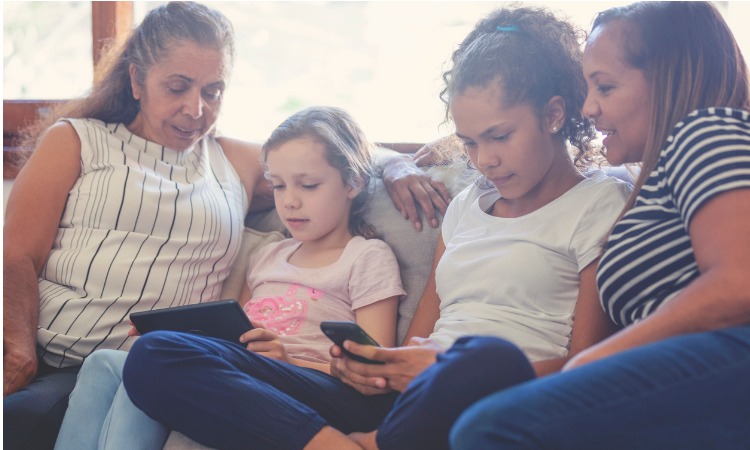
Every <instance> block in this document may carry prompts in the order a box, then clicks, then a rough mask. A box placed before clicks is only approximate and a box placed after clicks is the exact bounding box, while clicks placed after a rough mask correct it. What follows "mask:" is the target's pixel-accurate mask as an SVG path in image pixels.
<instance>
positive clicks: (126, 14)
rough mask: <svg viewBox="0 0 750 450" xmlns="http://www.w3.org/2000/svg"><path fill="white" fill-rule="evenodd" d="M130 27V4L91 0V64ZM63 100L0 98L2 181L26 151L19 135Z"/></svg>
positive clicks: (10, 173)
mask: <svg viewBox="0 0 750 450" xmlns="http://www.w3.org/2000/svg"><path fill="white" fill-rule="evenodd" d="M132 27H133V2H119V1H92V2H91V37H92V40H91V41H92V49H91V53H92V62H93V65H94V66H96V64H97V62H99V58H100V57H101V52H102V48H103V46H104V44H105V43H106V42H107V41H108V40H110V39H113V38H117V37H119V36H121V35H124V34H126V33H127V32H129V31H130V30H131V29H132ZM62 101H64V100H44V99H39V100H7V99H3V178H13V177H15V174H16V172H17V170H16V168H15V167H14V166H15V164H13V160H14V159H15V156H14V154H13V153H14V152H19V151H20V152H24V151H26V152H28V151H30V150H29V149H21V148H18V147H17V145H18V138H19V132H20V130H21V129H23V127H25V126H26V125H28V124H31V123H33V122H34V121H36V120H38V119H39V117H40V114H44V112H45V110H46V109H47V108H49V107H50V106H51V105H54V104H56V103H60V102H62Z"/></svg>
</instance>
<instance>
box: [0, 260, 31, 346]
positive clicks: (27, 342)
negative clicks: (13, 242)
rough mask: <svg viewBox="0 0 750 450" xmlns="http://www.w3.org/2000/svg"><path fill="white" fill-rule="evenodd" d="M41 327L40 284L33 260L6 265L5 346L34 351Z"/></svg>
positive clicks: (11, 262) (4, 280)
mask: <svg viewBox="0 0 750 450" xmlns="http://www.w3.org/2000/svg"><path fill="white" fill-rule="evenodd" d="M38 325H39V281H38V277H37V275H36V271H35V269H34V265H33V263H32V261H31V260H30V259H21V260H15V259H11V260H10V261H8V260H6V261H5V263H4V265H3V343H4V347H7V345H8V344H11V345H14V346H20V347H22V348H26V349H28V348H31V349H32V350H33V349H34V347H35V345H36V330H37V327H38Z"/></svg>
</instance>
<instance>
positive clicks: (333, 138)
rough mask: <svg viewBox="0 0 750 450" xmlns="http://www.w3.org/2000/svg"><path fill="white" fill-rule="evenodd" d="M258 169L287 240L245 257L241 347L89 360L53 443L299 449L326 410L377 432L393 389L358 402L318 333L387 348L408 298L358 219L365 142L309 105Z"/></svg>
mask: <svg viewBox="0 0 750 450" xmlns="http://www.w3.org/2000/svg"><path fill="white" fill-rule="evenodd" d="M263 163H264V165H265V171H266V177H267V178H268V180H269V182H270V184H271V187H272V189H273V192H274V202H275V205H276V211H277V213H278V215H279V217H280V219H281V221H282V222H283V223H284V225H285V226H286V228H287V230H289V233H290V234H291V235H292V238H290V239H285V240H282V241H280V242H276V243H273V244H269V245H268V246H266V247H264V248H263V249H262V250H261V251H259V252H258V253H256V254H255V255H254V256H253V257H252V259H251V261H250V268H249V270H248V275H247V280H246V283H245V285H244V288H243V290H242V294H241V295H240V302H241V303H242V304H243V305H244V310H245V312H246V313H247V315H248V317H249V318H250V319H251V321H252V322H253V324H254V325H255V328H254V329H253V330H250V331H248V332H246V333H245V334H243V335H242V336H241V337H239V340H240V342H242V343H243V344H244V345H245V346H246V349H243V348H242V347H241V346H238V345H236V344H235V343H230V342H227V341H223V340H220V339H214V338H209V337H205V336H198V335H194V334H187V333H177V332H166V331H162V332H152V333H148V334H146V335H144V336H141V337H140V338H139V339H138V340H137V341H136V343H135V344H134V346H133V347H132V349H131V352H130V354H129V356H128V358H127V361H126V360H125V356H126V354H125V353H124V352H116V351H102V352H95V353H93V354H92V355H91V356H90V357H89V358H88V359H87V360H86V362H85V363H84V367H83V368H82V370H81V374H80V376H79V381H78V383H77V385H76V388H75V390H74V391H73V394H72V395H71V399H70V406H69V409H68V413H67V414H66V416H65V419H64V422H63V428H62V431H61V433H60V436H59V439H58V442H57V446H56V447H57V448H60V449H67V448H71V449H72V448H76V449H87V448H96V447H97V445H99V446H101V445H104V446H106V447H110V448H155V449H156V448H161V447H162V446H163V444H164V442H165V439H166V436H167V434H168V430H169V429H175V430H178V431H181V432H182V433H183V434H185V435H187V436H189V437H192V438H193V439H195V440H196V441H199V442H201V443H204V444H206V445H209V446H211V447H218V448H227V447H230V446H232V445H237V443H239V442H243V443H252V444H251V445H250V446H251V447H252V446H255V445H257V446H259V447H261V448H272V447H276V446H278V445H280V444H282V446H283V445H290V446H297V445H298V444H300V443H301V442H305V441H307V440H309V439H310V437H309V435H315V434H316V433H318V432H320V431H321V429H323V428H324V427H325V424H326V422H327V420H328V417H329V414H328V411H330V410H335V411H337V413H338V414H341V415H342V416H344V417H347V416H348V417H351V420H357V421H360V420H363V419H362V417H363V415H367V414H368V413H367V411H368V410H371V412H370V413H369V414H370V416H371V417H372V418H371V419H367V420H369V422H370V423H371V424H372V426H376V425H377V423H379V421H380V419H382V417H383V416H384V414H385V413H386V412H387V411H388V410H389V408H390V406H391V405H392V403H393V400H394V398H395V396H394V395H393V394H385V395H380V396H364V395H362V394H359V393H357V392H356V391H354V390H352V389H351V388H349V387H348V386H347V385H345V384H344V383H342V382H341V381H339V380H338V379H336V378H334V377H331V376H330V375H329V371H330V359H331V356H330V354H329V347H330V341H329V340H328V339H327V338H326V336H325V335H324V334H323V333H322V331H321V329H320V322H321V321H323V320H334V321H351V322H356V323H358V324H359V325H360V326H361V327H362V328H364V329H365V330H366V331H367V332H368V334H370V335H371V336H372V337H373V338H374V339H375V340H377V341H378V342H379V343H381V344H382V345H386V346H393V345H395V340H396V316H397V308H398V301H399V298H400V297H401V296H402V295H404V294H405V291H404V290H403V288H402V286H401V279H400V276H399V268H398V264H397V262H396V258H395V255H394V254H393V252H392V250H391V249H390V247H388V245H387V244H386V243H385V242H383V241H382V240H379V239H374V236H375V230H374V229H373V228H372V227H371V226H370V225H368V224H367V223H365V221H364V220H363V214H364V205H365V203H366V200H367V185H368V182H369V180H370V168H371V154H370V146H369V144H368V142H367V140H366V139H365V136H364V134H363V133H362V131H361V130H360V129H359V127H358V125H357V124H356V123H355V122H354V120H353V119H352V118H351V117H350V116H349V114H347V113H346V112H345V111H343V110H341V109H339V108H333V107H313V108H308V109H306V110H303V111H300V112H298V113H296V114H294V115H292V116H291V117H290V118H288V119H287V120H286V121H285V122H283V123H282V124H281V125H280V126H279V127H278V128H277V129H276V130H275V131H274V132H273V134H272V135H271V137H270V138H269V139H268V141H267V142H266V143H265V144H264V146H263ZM247 350H249V351H247ZM123 367H124V368H123ZM311 369H314V370H311ZM121 380H123V381H124V383H121ZM300 385H301V386H304V389H303V390H301V389H300V387H299V386H300ZM123 386H124V387H123ZM125 388H127V393H126V391H125ZM307 391H310V392H314V393H315V394H316V396H310V395H301V392H307ZM128 394H130V395H128ZM131 398H132V402H131ZM135 405H138V406H139V407H142V408H143V410H145V412H146V413H147V414H148V415H146V414H145V413H144V412H143V411H141V410H139V408H138V407H136V406H135ZM149 416H150V417H152V418H154V419H156V420H158V421H160V422H161V423H159V422H157V421H154V420H153V419H151V418H150V417H149ZM328 428H330V427H328ZM354 429H356V428H354ZM331 430H332V429H331ZM310 433H312V434H310ZM336 433H338V432H336ZM240 434H241V435H242V437H239V435H240ZM338 435H339V438H341V439H343V438H344V437H343V435H342V434H341V433H338ZM283 443H286V444H283Z"/></svg>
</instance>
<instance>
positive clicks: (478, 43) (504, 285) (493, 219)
mask: <svg viewBox="0 0 750 450" xmlns="http://www.w3.org/2000/svg"><path fill="white" fill-rule="evenodd" d="M581 37H582V33H581V34H579V33H578V32H577V30H576V29H575V28H574V26H573V25H571V24H569V23H567V22H565V21H563V20H560V19H557V18H556V17H555V16H554V15H553V14H552V13H551V12H549V11H546V10H544V9H541V8H534V7H509V8H502V9H499V10H496V11H494V12H492V13H491V14H489V15H488V16H487V17H486V18H484V19H483V20H481V21H480V22H479V23H478V24H477V26H476V28H475V29H474V30H473V31H472V32H471V33H470V34H469V35H468V36H467V37H466V39H465V40H464V41H463V43H461V45H460V46H459V47H458V49H457V50H456V51H455V52H454V53H453V58H452V60H453V67H452V68H451V69H450V70H449V71H448V72H447V73H446V74H445V75H444V77H443V78H444V79H445V80H446V83H447V86H446V88H445V90H444V91H443V93H442V98H443V100H444V101H445V102H446V105H447V107H448V115H449V116H450V117H451V118H452V120H453V122H454V124H455V130H456V131H455V136H456V137H457V138H458V139H460V141H462V142H463V145H464V149H465V153H466V156H467V157H468V159H469V160H470V161H471V163H472V164H473V166H474V167H476V168H477V169H478V170H479V172H480V173H481V175H483V178H484V183H479V184H478V185H474V186H470V187H469V188H467V189H466V190H464V191H463V192H461V193H460V194H459V195H458V196H457V197H456V198H455V199H454V200H453V201H452V202H451V203H450V205H449V206H448V209H447V212H446V214H445V218H444V221H443V225H442V235H441V238H442V239H440V240H439V242H438V245H437V249H436V253H435V267H434V268H433V273H432V277H431V279H430V281H429V282H428V284H427V288H426V289H425V293H424V294H423V296H422V299H421V302H420V305H419V307H418V309H417V312H416V313H415V317H414V320H413V322H412V324H411V328H410V330H409V333H408V334H407V340H408V339H409V338H412V340H411V342H410V345H407V346H404V347H401V348H396V349H386V348H374V347H368V346H361V345H356V344H354V343H352V342H347V343H345V346H346V349H347V350H349V351H351V352H353V353H355V354H359V355H360V356H364V357H367V358H370V359H374V360H379V361H382V362H384V364H382V365H365V364H361V363H358V362H357V361H354V360H351V359H349V358H347V357H345V356H342V357H341V358H338V359H337V360H334V364H333V365H334V367H333V373H334V374H336V375H337V376H339V377H340V378H342V379H343V380H345V381H346V382H347V383H348V384H350V385H351V386H353V387H354V388H355V389H357V390H359V391H360V392H363V393H371V394H376V393H384V392H389V391H393V390H395V391H401V392H402V394H401V396H400V397H399V399H398V400H397V402H396V404H395V405H394V408H393V410H392V411H391V413H390V414H389V415H388V417H386V418H385V420H384V422H383V423H382V424H381V425H380V426H379V428H378V429H377V430H376V431H374V432H369V433H364V434H359V433H357V434H354V435H352V436H351V438H352V439H353V440H354V441H356V442H357V443H358V444H359V445H361V446H363V447H365V448H375V447H379V448H388V449H394V448H398V449H413V448H429V449H441V448H446V449H447V448H448V432H449V430H450V428H451V425H452V424H453V422H454V421H455V420H456V419H457V418H458V416H459V415H460V413H461V412H462V411H464V410H465V409H466V408H467V407H468V406H469V405H471V404H472V403H473V402H474V401H476V400H478V399H480V398H482V397H484V396H485V395H487V394H489V393H492V392H495V391H498V390H501V389H504V388H507V387H509V386H512V385H515V384H518V383H521V382H523V381H526V380H529V379H532V378H534V377H535V376H541V375H544V374H548V373H551V372H554V371H557V370H559V369H560V368H562V366H563V364H564V363H565V362H566V361H567V360H568V359H569V358H570V357H571V356H573V355H575V354H576V353H577V352H579V351H581V350H583V349H585V348H587V347H589V346H591V345H592V344H594V343H596V342H598V341H600V340H601V339H603V338H604V337H606V336H607V335H608V334H609V333H611V332H612V325H611V324H610V322H609V321H608V319H607V317H606V316H605V314H604V312H603V310H602V308H601V306H600V304H599V299H598V296H597V290H596V287H595V283H594V274H595V271H596V267H597V262H598V259H599V255H600V253H601V250H602V243H603V241H604V239H605V237H606V235H607V232H608V231H609V229H610V228H611V227H612V225H613V223H614V221H615V220H616V218H617V216H618V214H619V213H620V211H621V210H622V208H623V206H624V204H625V201H626V199H627V196H628V193H629V186H628V185H627V184H626V183H622V182H619V181H617V180H615V179H613V178H611V177H607V176H606V175H604V174H603V173H601V172H595V173H582V172H581V171H580V170H578V168H577V167H576V165H575V162H574V160H573V159H572V158H571V157H570V154H569V151H568V144H570V145H571V146H574V147H577V148H578V150H579V151H580V152H581V153H587V151H590V150H591V149H590V145H589V141H590V140H591V139H592V138H593V136H594V130H593V128H592V124H591V123H590V121H589V120H588V119H586V118H585V117H584V116H583V115H582V114H581V108H582V106H583V102H584V99H585V97H586V83H585V80H584V78H583V74H582V70H581V61H582V60H581V50H580V48H581V45H580V44H581V41H580V38H581ZM574 318H575V320H574ZM468 336H473V337H468ZM427 337H429V338H427ZM425 338H427V339H425ZM446 349H448V350H447V351H446ZM338 351H339V349H338V348H335V349H333V350H332V353H333V354H338Z"/></svg>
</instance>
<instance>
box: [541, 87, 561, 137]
mask: <svg viewBox="0 0 750 450" xmlns="http://www.w3.org/2000/svg"><path fill="white" fill-rule="evenodd" d="M544 118H545V123H544V124H543V125H544V129H546V130H547V131H548V132H550V133H552V134H556V133H557V132H558V131H560V129H561V128H562V127H563V126H564V125H565V100H563V98H562V97H560V96H559V95H555V96H554V97H552V98H551V99H549V102H547V107H546V108H545V117H544Z"/></svg>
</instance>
